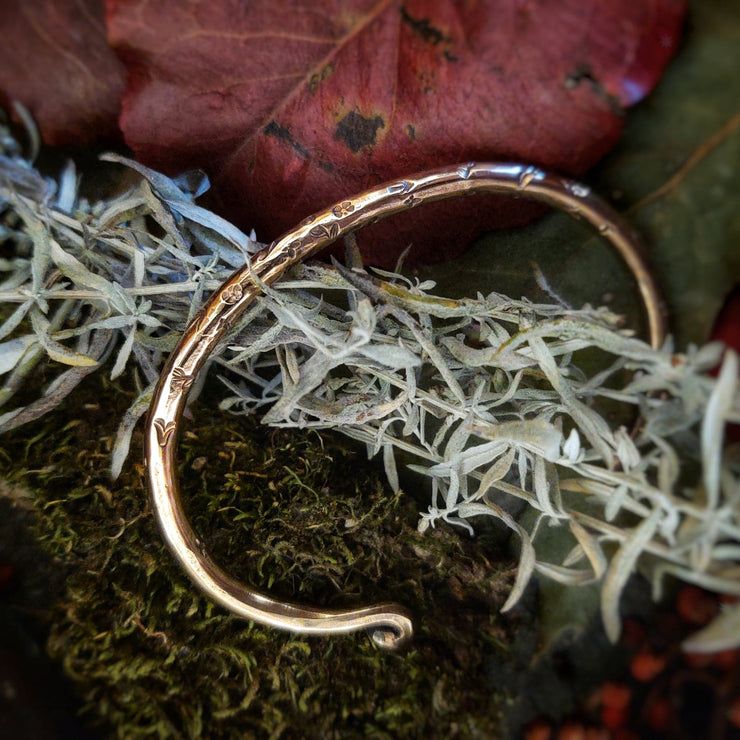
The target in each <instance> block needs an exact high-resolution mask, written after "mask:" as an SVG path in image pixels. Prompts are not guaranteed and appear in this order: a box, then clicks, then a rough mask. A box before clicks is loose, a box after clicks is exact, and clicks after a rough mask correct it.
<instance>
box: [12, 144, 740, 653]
mask: <svg viewBox="0 0 740 740" xmlns="http://www.w3.org/2000/svg"><path fill="white" fill-rule="evenodd" d="M0 140H2V142H3V143H2V146H3V147H4V149H3V152H2V156H1V157H0V210H1V211H2V213H1V218H2V225H1V226H0V229H2V230H0V239H3V240H5V241H9V242H12V244H13V245H14V248H13V251H12V253H11V256H8V257H4V258H3V259H2V260H0V270H1V271H2V272H3V273H4V280H3V282H2V284H0V304H2V305H3V306H4V309H5V310H4V311H3V314H2V320H3V323H2V325H1V326H0V338H1V340H2V344H0V351H1V354H0V373H2V374H3V375H4V376H5V383H4V386H3V388H2V390H0V403H8V402H9V401H10V399H11V398H12V397H13V396H14V394H15V392H16V391H17V390H18V388H19V387H20V386H21V384H22V383H23V381H24V380H25V379H26V378H28V377H29V375H30V373H31V372H32V370H33V368H34V367H35V366H36V365H37V364H38V362H39V361H40V360H41V359H42V358H45V357H47V358H50V359H51V360H52V361H54V362H55V363H58V364H59V365H60V367H66V369H64V370H63V371H62V372H61V374H60V375H59V377H58V378H57V379H56V380H55V381H53V382H52V383H51V384H50V386H49V387H48V388H47V389H46V390H45V392H44V395H43V396H42V397H41V398H39V399H38V400H37V401H35V402H33V403H31V404H30V405H29V406H27V407H25V408H16V409H13V410H12V411H9V412H6V413H5V414H3V415H2V416H0V430H8V429H11V428H14V427H16V426H18V425H20V424H22V423H25V422H26V421H29V420H31V419H34V418H37V417H38V416H40V415H41V414H43V413H46V412H47V411H49V410H51V409H53V408H54V407H55V406H57V405H58V404H59V402H60V401H61V400H62V398H63V397H64V396H65V395H67V394H68V393H69V392H70V391H71V390H72V388H74V387H75V385H77V384H78V383H79V382H80V381H81V380H82V379H83V378H84V377H85V376H86V375H87V374H89V373H90V372H92V371H94V370H95V369H97V368H99V367H101V365H102V363H103V361H104V360H105V359H106V358H107V357H108V356H111V357H112V361H111V363H110V364H112V368H111V374H112V375H113V376H114V377H115V376H117V375H119V374H121V373H122V372H123V370H124V369H125V368H126V367H128V366H134V367H135V368H136V372H137V377H138V378H139V383H140V395H139V397H138V398H137V399H136V401H135V402H134V404H133V405H132V407H131V408H130V409H129V411H128V412H127V413H126V415H125V417H124V419H123V420H122V421H121V425H120V429H119V433H118V437H117V441H116V445H115V449H114V452H113V460H112V468H113V472H114V474H116V473H117V472H118V471H119V470H120V468H121V465H122V464H123V462H124V460H125V458H126V455H127V454H128V446H129V441H130V437H131V432H132V430H133V427H134V425H135V423H136V421H137V420H138V419H139V418H140V417H141V415H142V414H143V413H144V412H145V410H146V408H147V405H148V401H149V398H150V395H151V391H152V387H153V384H154V382H155V380H156V378H157V376H158V373H159V370H160V368H161V365H162V362H163V358H164V357H165V356H166V354H167V353H168V351H169V350H170V349H172V347H173V346H174V343H175V341H176V340H177V337H178V336H179V334H180V332H181V331H182V329H183V328H184V326H185V325H186V323H187V322H188V320H189V319H190V318H191V317H192V316H193V315H194V313H195V312H196V311H197V309H198V307H199V306H200V304H201V303H202V301H203V299H204V296H206V295H208V293H209V292H210V291H211V290H213V289H214V288H215V287H216V286H217V285H218V284H220V282H221V281H222V280H223V279H224V278H225V277H226V276H227V275H228V274H229V273H230V272H231V271H232V270H233V268H234V267H236V266H237V265H239V264H241V263H242V261H243V260H244V259H245V254H246V253H248V252H251V251H254V250H256V249H258V248H259V246H260V245H258V244H256V243H255V242H254V241H253V239H251V238H248V237H246V236H245V235H244V234H242V233H241V232H240V231H238V230H237V229H235V228H234V227H233V226H232V225H231V224H228V223H227V222H225V221H223V220H222V219H220V218H218V217H217V216H215V215H213V214H211V213H209V212H208V211H205V210H204V209H202V208H200V207H198V206H197V205H195V203H194V199H195V197H196V195H197V194H199V193H200V192H202V190H203V188H204V187H206V182H205V181H204V180H203V179H202V178H200V179H199V178H193V177H190V178H182V179H170V178H166V177H164V176H162V175H160V174H158V173H156V172H153V171H151V170H148V169H146V168H143V167H141V166H140V165H138V164H136V163H133V162H129V161H127V160H126V161H125V163H126V164H128V165H129V166H130V167H132V168H134V169H136V170H137V171H138V172H139V173H140V174H141V175H142V178H143V179H142V181H141V182H140V183H139V184H138V185H137V186H136V187H134V188H133V189H132V190H129V191H127V192H125V193H122V194H120V195H118V196H116V197H114V198H111V199H109V200H106V201H101V202H98V203H93V204H91V203H88V202H86V201H84V200H82V199H80V198H79V196H78V191H77V177H76V174H75V172H74V169H73V168H72V167H71V166H70V167H68V168H67V169H66V170H65V172H64V173H63V174H62V176H61V177H60V179H59V181H58V182H53V181H51V180H49V179H45V178H43V177H41V176H40V175H39V174H38V173H37V172H36V171H35V170H34V169H33V167H32V166H31V164H30V163H29V162H28V161H26V160H25V159H24V158H23V157H22V156H21V154H20V151H19V149H18V146H17V144H16V143H15V142H14V141H13V140H12V138H11V137H10V136H9V134H8V133H7V132H6V131H0ZM108 159H112V160H114V161H119V162H124V160H121V158H118V157H113V156H111V157H109V158H108ZM151 221H154V222H155V223H156V224H157V225H158V227H159V228H158V231H157V234H156V235H155V233H153V230H152V229H151V228H150V222H151ZM352 255H353V253H352V252H350V256H351V257H352ZM349 264H350V265H353V266H352V267H341V266H340V265H337V264H334V265H325V264H310V265H301V266H299V267H297V268H296V269H294V270H293V271H292V273H291V274H290V275H289V276H288V278H287V279H284V280H282V281H281V282H280V283H279V284H277V285H275V286H273V287H271V288H267V287H265V290H264V296H263V297H262V298H261V299H260V300H259V302H258V303H257V304H256V305H255V306H254V307H253V308H252V309H251V310H250V311H248V313H247V315H246V316H245V317H244V319H243V320H242V322H241V325H240V327H239V330H238V332H237V333H236V334H235V335H234V336H233V337H232V339H231V341H230V344H229V345H228V347H226V348H225V350H224V351H223V352H221V353H220V354H218V355H216V356H215V357H214V358H213V360H212V363H213V364H216V365H217V366H218V367H219V368H220V371H219V377H220V378H221V380H222V381H223V383H224V386H225V388H226V389H227V392H226V395H225V397H224V400H223V402H222V407H223V408H224V409H228V410H230V411H232V412H241V413H245V412H252V411H253V410H264V411H265V414H264V416H263V421H264V422H265V423H270V424H274V425H278V426H288V427H298V428H306V427H316V428H330V429H337V430H339V431H341V432H342V433H344V434H346V435H348V436H350V437H352V438H354V439H357V440H360V441H361V442H362V443H364V444H365V445H366V447H367V450H368V453H369V454H370V455H376V454H378V453H381V452H382V456H383V462H384V465H385V469H386V473H387V477H388V480H389V482H390V484H391V486H392V487H393V488H394V489H398V487H399V475H398V471H397V461H398V460H399V459H401V458H403V459H404V460H409V459H411V460H413V461H414V462H412V463H411V467H412V468H414V469H415V470H417V471H419V472H421V473H422V474H423V475H425V476H426V477H428V478H429V480H430V490H431V504H430V506H429V507H428V510H427V511H426V512H424V513H422V515H421V519H420V523H419V529H420V530H425V529H427V528H428V527H430V526H431V527H433V526H436V524H437V523H438V522H439V521H445V522H447V523H449V524H451V525H454V526H458V527H460V528H461V529H464V530H467V531H470V532H472V526H471V523H470V520H474V519H475V517H478V516H489V517H494V518H497V519H499V520H501V521H502V522H503V523H504V524H505V525H506V526H508V527H509V528H511V529H512V530H513V531H514V532H516V534H517V535H518V537H519V538H520V540H521V553H520V563H519V569H518V575H517V577H516V581H515V584H514V587H513V590H512V592H511V594H510V597H509V599H508V601H507V603H506V605H505V608H507V609H508V608H511V607H512V606H513V605H514V604H515V603H516V601H517V600H518V599H519V598H520V597H521V595H522V593H523V590H524V588H525V587H526V585H527V583H528V582H529V580H530V578H531V576H532V575H533V574H534V573H539V574H542V575H544V576H546V577H549V578H553V579H555V580H557V581H560V582H562V583H565V584H570V585H573V586H574V587H575V586H578V585H581V584H587V583H593V582H595V581H599V582H600V583H601V593H602V614H603V618H604V623H605V626H606V630H607V633H608V634H609V636H610V637H611V638H612V639H615V638H616V636H617V635H618V632H619V626H620V622H619V611H618V607H619V600H620V595H621V593H622V590H623V588H624V585H625V583H626V581H627V579H628V577H629V576H630V574H631V573H632V572H633V571H634V570H635V569H636V568H640V569H642V570H643V572H645V573H646V575H648V577H650V578H651V579H652V582H653V587H654V593H655V596H656V597H658V596H659V595H660V589H661V584H662V581H663V578H664V576H665V575H673V576H675V577H678V578H679V579H683V580H685V581H689V582H692V583H697V584H699V585H702V586H704V587H706V588H709V589H711V590H715V591H721V592H724V593H729V594H736V595H740V464H739V461H738V455H737V450H734V451H733V450H732V449H729V448H728V449H727V450H726V451H724V452H723V444H722V442H723V430H724V426H725V424H726V423H727V422H728V421H735V422H737V421H738V420H740V400H739V397H738V389H737V370H738V368H737V357H736V355H735V354H734V353H732V352H730V351H728V352H727V353H726V355H725V359H724V363H723V365H722V369H721V371H720V373H719V376H718V378H717V379H716V380H715V379H714V378H712V377H710V376H709V375H707V370H709V369H710V368H712V367H714V366H715V365H716V364H717V363H718V362H719V360H720V357H721V354H722V348H721V346H719V345H716V344H713V345H708V346H706V347H704V348H701V349H697V348H690V349H689V350H688V351H687V352H686V353H684V354H678V353H676V352H674V351H673V348H672V347H671V346H670V345H669V344H668V345H666V346H665V347H663V348H662V349H661V350H654V349H652V348H651V347H650V346H649V345H647V344H646V343H645V342H643V341H641V340H639V339H636V338H635V337H633V336H631V335H630V333H629V332H627V331H625V330H623V329H620V326H619V317H617V316H615V315H613V314H612V313H610V312H609V311H608V310H606V309H603V308H600V309H593V308H591V307H585V308H583V309H581V310H575V309H571V308H570V307H568V306H567V305H566V304H564V303H563V302H557V303H556V304H555V305H540V304H534V303H531V302H529V301H527V300H519V301H517V300H513V299H510V298H507V297H505V296H502V295H499V294H495V293H494V294H490V295H487V296H483V295H478V296H477V297H476V298H469V299H464V300H451V299H448V298H444V297H440V296H435V295H433V294H431V293H430V291H431V290H432V289H433V287H434V284H433V283H431V282H425V283H419V282H418V281H411V280H408V279H407V278H404V277H403V276H401V275H398V274H395V273H391V272H384V271H373V273H372V274H370V273H369V272H367V271H366V270H363V269H362V267H361V265H359V263H358V262H357V260H356V258H355V259H354V262H353V260H352V259H350V260H349ZM340 305H344V306H348V307H349V310H347V309H346V308H340ZM589 348H598V349H599V350H600V351H602V352H603V353H604V354H605V355H606V356H609V357H611V358H612V360H611V361H610V362H609V364H608V366H607V367H606V368H605V369H603V370H602V371H600V372H598V373H597V374H596V375H593V376H592V377H589V376H588V375H587V374H586V373H584V372H583V371H582V370H581V369H580V368H579V367H578V358H579V357H580V355H579V353H580V352H581V350H585V349H589ZM626 371H629V372H630V373H631V380H630V381H629V382H627V383H626V384H623V386H622V387H620V386H619V383H618V382H616V380H615V379H617V378H618V377H620V376H621V375H620V374H622V373H624V372H626ZM602 400H607V401H609V402H615V401H616V402H620V403H622V404H625V405H628V406H631V407H633V408H634V410H635V412H636V414H637V413H639V415H640V417H641V419H642V422H641V424H640V426H639V428H638V431H637V433H636V434H634V435H633V434H631V433H630V431H629V430H628V429H626V428H624V427H620V428H617V429H613V428H611V426H610V425H609V424H608V423H607V422H606V421H605V419H604V417H603V416H602V414H601V413H599V411H598V408H599V402H600V401H602ZM695 453H696V454H695ZM694 457H695V458H696V461H697V462H700V464H701V471H702V472H701V476H700V477H699V478H698V479H697V480H691V479H690V476H688V475H687V473H686V471H685V468H686V467H687V465H686V463H687V462H694V460H693V459H692V458H694ZM516 500H520V501H524V502H525V503H526V504H527V505H528V506H529V507H530V508H531V509H532V510H534V511H535V512H536V514H537V516H536V519H535V524H534V526H533V527H531V528H530V529H526V528H525V527H524V526H523V525H522V524H521V523H520V522H519V521H517V520H516V519H515V518H514V517H513V516H512V514H511V513H510V512H511V511H512V508H511V502H512V501H516ZM543 527H554V528H557V529H558V531H559V532H560V533H561V536H562V537H563V538H564V539H567V540H570V541H571V543H572V546H571V549H570V552H569V553H568V554H567V555H566V557H565V558H564V559H563V560H562V561H561V562H555V563H553V562H546V561H544V560H543V559H542V558H541V556H539V554H538V549H537V545H538V533H539V532H540V531H542V528H543ZM739 609H740V607H733V608H732V609H731V610H728V611H727V612H725V613H723V614H722V615H720V617H719V618H718V619H717V620H715V622H714V623H713V624H712V625H710V627H708V628H707V629H706V630H705V631H704V632H703V633H700V634H699V635H697V636H694V637H693V638H692V640H691V642H690V646H691V648H692V649H693V650H713V649H720V648H722V647H728V646H731V645H736V644H738V643H740V630H738V628H737V625H738V622H739V621H740V611H738V610H739Z"/></svg>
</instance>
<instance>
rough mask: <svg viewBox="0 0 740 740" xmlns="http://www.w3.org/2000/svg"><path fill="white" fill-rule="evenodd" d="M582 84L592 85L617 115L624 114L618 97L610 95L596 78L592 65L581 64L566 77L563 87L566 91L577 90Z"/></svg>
mask: <svg viewBox="0 0 740 740" xmlns="http://www.w3.org/2000/svg"><path fill="white" fill-rule="evenodd" d="M582 82H585V83H587V84H589V85H591V88H592V90H593V92H594V93H595V94H596V96H597V97H599V98H601V99H602V100H604V101H605V102H606V103H608V104H609V107H610V108H611V109H612V110H613V111H614V113H616V114H617V115H620V116H621V115H623V114H624V107H623V106H622V104H621V103H620V102H619V98H618V97H617V96H616V95H612V94H611V93H609V92H608V91H607V90H606V88H605V87H604V86H603V85H602V84H601V82H600V81H599V80H598V79H597V78H596V77H595V76H594V74H593V71H592V70H591V65H590V64H579V65H578V66H577V67H576V68H575V69H574V70H573V71H572V72H571V73H570V74H567V75H566V76H565V80H564V82H563V87H564V88H565V89H566V90H575V89H576V88H577V87H578V86H579V85H580V84H581V83H582Z"/></svg>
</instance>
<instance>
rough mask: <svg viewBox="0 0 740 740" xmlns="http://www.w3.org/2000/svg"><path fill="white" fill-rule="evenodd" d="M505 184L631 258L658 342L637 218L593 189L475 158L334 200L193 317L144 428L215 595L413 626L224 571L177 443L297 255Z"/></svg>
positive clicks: (395, 635) (175, 518) (178, 553)
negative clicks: (200, 389) (318, 602)
mask: <svg viewBox="0 0 740 740" xmlns="http://www.w3.org/2000/svg"><path fill="white" fill-rule="evenodd" d="M484 192H485V193H494V194H499V195H501V194H508V195H512V196H514V197H521V198H528V199H531V200H537V201H543V202H545V203H548V204H550V205H552V206H555V207H557V208H561V209H564V210H565V211H567V212H569V213H571V214H572V215H573V216H575V217H577V218H580V219H583V220H585V221H587V222H589V223H590V224H591V225H593V226H594V227H595V229H596V230H597V231H598V232H599V233H600V234H601V235H602V236H603V237H604V238H605V239H607V240H608V241H609V242H610V243H611V245H612V246H613V247H614V248H615V249H616V250H617V252H618V253H619V254H620V255H621V257H622V259H623V260H624V261H625V262H626V264H627V266H628V267H629V269H630V271H631V272H632V274H633V276H634V278H635V280H636V281H637V284H638V287H639V290H640V294H641V297H642V300H643V302H644V304H645V310H646V313H647V320H648V326H649V333H650V341H651V343H652V344H653V346H656V347H657V346H659V345H660V344H661V342H662V341H663V338H664V334H665V323H664V316H663V307H662V302H661V298H660V295H659V292H658V289H657V286H656V284H655V281H654V280H653V278H652V275H651V273H650V270H649V269H648V267H647V265H646V263H645V261H644V259H643V257H642V255H641V252H640V249H639V247H638V244H637V241H636V239H635V237H634V235H632V232H631V229H630V227H629V226H628V225H627V224H626V223H625V222H624V221H623V220H622V219H621V218H620V217H619V216H618V215H617V214H616V213H615V212H614V211H613V210H612V209H611V208H610V207H609V206H608V205H607V204H606V203H604V202H603V201H602V200H600V199H599V198H597V197H596V196H594V195H593V194H591V192H590V191H589V189H588V188H587V187H585V186H584V185H580V184H578V183H575V182H573V181H571V180H568V179H566V178H563V177H559V176H558V175H554V174H551V173H548V172H544V171H543V170H540V169H538V168H536V167H531V166H527V165H521V164H503V163H501V164H496V163H481V164H476V163H472V162H471V163H469V164H465V165H460V166H455V167H447V168H444V169H438V170H433V171H431V172H426V173H423V174H420V175H416V176H414V177H410V178H407V179H399V180H395V181H393V182H390V183H386V184H384V185H382V186H380V187H377V188H375V189H373V190H369V191H367V192H365V193H361V194H360V195H357V196H355V197H353V198H350V199H347V200H344V201H342V202H341V203H337V204H336V205H333V206H331V207H329V208H327V209H326V210H324V211H321V212H319V213H317V214H315V215H314V216H311V217H310V218H307V219H306V220H305V221H303V222H302V223H301V224H300V225H299V226H297V227H296V228H295V229H293V230H292V231H289V232H288V233H286V234H285V235H283V236H282V237H281V238H280V239H278V240H276V241H274V242H273V243H272V244H271V245H270V246H269V247H267V248H266V249H264V250H263V251H262V252H260V253H259V254H257V255H256V256H254V257H253V258H252V259H251V260H250V261H249V263H248V264H246V265H245V266H244V267H242V268H241V269H239V270H237V272H235V273H234V275H232V276H231V277H230V278H229V279H228V280H227V281H226V282H225V283H224V284H223V285H222V286H221V288H219V290H217V291H216V293H215V294H214V295H213V296H212V297H211V298H210V300H209V301H208V303H207V304H206V305H205V306H204V307H203V309H202V310H201V311H200V312H199V313H198V315H197V316H196V317H195V318H194V320H193V321H192V323H191V324H190V326H189V327H188V328H187V329H186V331H185V333H184V335H183V337H182V339H181V340H180V343H179V344H178V346H177V348H176V349H175V350H174V352H173V353H172V355H171V357H170V359H169V361H168V363H167V365H166V367H165V368H164V370H163V371H162V375H161V376H160V379H159V382H158V384H157V388H156V390H155V394H154V399H153V401H152V404H151V408H150V412H149V418H148V421H147V428H146V462H147V470H148V479H149V486H150V491H151V501H152V507H153V509H154V513H155V515H156V518H157V521H158V523H159V526H160V529H161V531H162V534H163V536H164V538H165V541H166V542H167V544H168V546H169V548H170V550H171V551H172V553H173V554H174V556H175V557H176V558H177V560H178V561H179V562H180V564H181V565H182V567H183V568H184V569H185V571H186V572H187V574H188V575H189V576H190V578H191V579H192V580H193V582H194V583H195V584H196V585H197V586H198V587H199V588H200V589H201V590H202V591H203V592H204V593H205V594H206V595H207V596H209V597H210V598H211V599H213V600H214V601H216V602H218V603H219V604H221V605H222V606H224V607H226V608H227V609H229V610H231V611H232V612H234V613H236V614H239V615H240V616H242V617H245V618H246V619H252V620H254V621H255V622H259V623H261V624H266V625H271V626H273V627H277V628H279V629H286V630H291V631H294V632H302V633H320V634H332V633H341V632H352V631H355V630H368V631H370V633H371V635H372V638H373V640H374V641H375V643H376V644H377V645H378V646H380V647H383V648H395V647H397V646H398V645H400V644H401V643H403V642H404V641H405V640H407V639H408V638H409V637H410V636H411V634H412V631H413V628H412V623H411V619H410V617H409V615H408V613H407V611H406V610H405V609H404V608H403V607H401V606H399V605H397V604H391V603H384V604H378V605H375V606H370V607H365V608H359V609H351V610H342V611H330V610H324V609H315V608H310V607H307V606H299V605H296V604H289V603H285V602H281V601H276V600H274V599H272V598H270V597H269V596H267V595H266V594H263V593H260V592H258V591H255V590H254V589H252V588H249V587H248V586H246V585H244V584H242V583H240V582H238V581H236V580H235V579H233V578H231V577H230V576H229V575H227V574H226V573H225V572H224V571H223V570H222V569H221V568H219V566H217V565H216V564H215V563H214V562H213V560H212V559H211V558H210V557H209V555H208V553H207V552H206V551H205V550H204V549H203V546H202V543H201V542H200V540H199V539H198V536H197V535H196V533H195V532H194V531H193V529H192V527H191V526H190V524H189V522H188V520H187V518H186V517H185V514H184V512H183V507H182V503H181V500H180V490H179V485H178V480H177V464H176V458H175V450H176V444H177V437H178V432H179V426H180V420H181V417H182V412H183V409H184V408H185V402H186V399H187V396H188V392H189V389H190V387H191V386H192V384H193V381H194V380H195V378H196V376H197V375H198V373H199V372H200V370H201V369H202V368H203V366H204V364H205V362H206V361H207V359H208V357H209V355H210V354H211V353H212V352H213V351H214V349H215V348H216V346H217V345H218V343H219V341H220V340H221V339H222V338H223V337H224V335H225V334H226V333H227V332H228V330H229V328H230V327H231V326H232V325H233V324H234V322H235V321H236V320H237V319H238V318H239V317H240V316H241V315H242V314H243V313H244V311H245V309H246V308H247V307H248V306H249V305H250V303H251V302H252V301H253V300H254V298H255V297H256V296H257V295H258V294H259V293H260V283H261V284H269V283H272V282H274V281H275V280H277V279H278V278H280V276H281V275H282V274H283V273H284V272H285V271H286V270H287V269H288V268H289V267H290V266H291V265H293V264H295V263H296V262H299V261H300V260H304V259H306V258H307V257H309V256H311V255H313V254H316V253H317V252H319V251H320V250H322V249H323V248H324V247H326V246H327V245H329V244H331V243H332V242H333V241H335V240H336V239H338V238H339V237H341V236H345V235H347V234H349V233H350V232H352V231H355V230H357V229H359V228H361V227H363V226H365V225H367V224H370V223H373V222H375V221H377V220H379V219H381V218H384V217H385V216H388V215H390V214H393V213H398V212H399V211H404V210H407V209H409V208H414V207H416V206H418V205H421V204H423V203H426V202H430V201H435V200H442V199H445V198H453V197H456V196H460V195H466V194H469V193H484Z"/></svg>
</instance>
